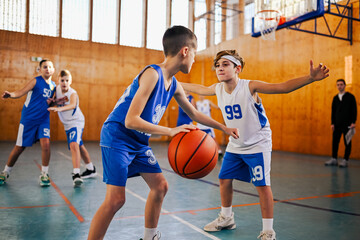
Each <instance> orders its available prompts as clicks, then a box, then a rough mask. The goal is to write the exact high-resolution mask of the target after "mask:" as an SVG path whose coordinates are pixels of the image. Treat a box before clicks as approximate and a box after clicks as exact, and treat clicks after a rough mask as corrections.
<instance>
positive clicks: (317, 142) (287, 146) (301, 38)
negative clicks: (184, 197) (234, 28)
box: [190, 7, 360, 159]
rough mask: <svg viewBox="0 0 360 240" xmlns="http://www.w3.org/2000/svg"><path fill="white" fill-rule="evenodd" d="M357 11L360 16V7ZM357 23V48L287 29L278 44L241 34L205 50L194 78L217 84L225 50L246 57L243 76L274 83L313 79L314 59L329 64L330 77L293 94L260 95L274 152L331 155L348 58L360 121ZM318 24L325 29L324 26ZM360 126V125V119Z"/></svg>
mask: <svg viewBox="0 0 360 240" xmlns="http://www.w3.org/2000/svg"><path fill="white" fill-rule="evenodd" d="M355 11H357V12H358V7H356V10H355ZM327 19H328V22H329V24H330V26H331V27H334V24H336V21H337V19H335V18H327ZM306 24H308V26H307V27H309V28H310V27H313V25H311V22H309V23H306ZM353 25H354V26H353V38H354V39H353V45H350V44H349V42H346V41H342V40H338V39H332V38H328V37H323V36H316V35H313V34H308V33H302V32H297V31H291V30H286V29H283V30H280V31H278V32H277V33H276V35H277V36H276V38H277V40H276V41H275V42H273V41H264V40H262V39H261V38H251V37H250V36H249V35H245V36H241V37H239V38H237V39H234V40H231V41H227V42H224V43H221V44H219V45H217V46H213V47H211V48H208V49H206V50H204V51H201V52H199V53H198V55H197V61H196V62H195V65H194V66H193V70H192V72H191V73H190V75H191V76H190V79H191V81H192V82H194V83H199V81H197V80H194V79H195V78H196V79H198V78H201V75H202V74H203V75H204V76H205V79H206V80H205V82H204V84H205V85H211V84H212V83H215V82H216V78H214V77H213V75H211V65H212V59H213V57H214V56H215V54H216V53H217V52H218V51H219V50H225V49H237V50H238V51H239V53H240V55H241V56H242V57H244V59H245V67H244V71H243V72H242V73H241V74H240V78H243V79H254V80H263V81H266V82H271V83H278V82H282V81H286V80H288V79H292V78H295V77H299V76H303V75H307V74H308V72H309V60H310V59H313V60H314V63H315V64H316V65H317V64H319V63H320V62H322V63H325V64H326V65H327V66H328V67H329V68H330V69H331V72H330V74H331V75H330V77H329V78H327V79H325V80H323V81H321V82H316V83H312V84H311V85H309V86H305V87H303V88H302V89H299V90H297V91H295V92H292V93H289V94H281V95H266V94H260V97H261V98H262V100H263V104H264V107H265V109H266V113H267V116H268V118H269V121H270V126H271V129H272V133H273V149H274V150H282V151H291V152H299V153H307V154H317V155H327V156H330V155H331V141H332V131H331V128H330V124H331V119H330V117H331V116H330V115H331V103H332V98H333V97H334V96H335V95H336V94H337V89H336V80H337V79H338V78H344V77H345V60H344V58H345V57H346V56H350V55H352V57H353V69H352V73H353V79H352V85H348V86H347V90H348V91H350V92H352V93H353V94H354V95H355V97H356V98H357V106H358V119H359V117H360V114H359V112H360V76H359V74H357V73H358V72H359V71H360V35H359V34H356V33H359V31H360V30H359V29H360V23H358V22H355V21H354V22H353ZM318 26H321V23H319V25H318ZM321 28H324V26H321ZM332 29H333V28H332ZM345 30H346V29H345V27H344V26H343V25H341V26H340V27H339V30H338V31H340V34H344V33H345ZM214 118H215V119H216V120H218V121H220V120H221V119H220V117H219V116H217V115H214ZM357 125H358V126H359V120H358V121H357ZM220 134H222V133H220ZM222 135H224V134H222ZM223 139H226V137H223ZM222 143H223V144H224V143H226V141H223V142H222ZM343 153H344V146H343V142H342V140H341V143H340V148H339V157H342V156H343ZM351 158H356V159H360V135H359V134H355V136H354V138H353V147H352V154H351Z"/></svg>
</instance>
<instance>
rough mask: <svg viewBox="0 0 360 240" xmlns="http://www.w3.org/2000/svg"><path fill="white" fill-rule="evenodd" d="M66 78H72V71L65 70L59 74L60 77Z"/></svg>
mask: <svg viewBox="0 0 360 240" xmlns="http://www.w3.org/2000/svg"><path fill="white" fill-rule="evenodd" d="M65 76H70V77H71V73H70V71H69V70H67V69H63V70H61V71H60V73H59V77H65Z"/></svg>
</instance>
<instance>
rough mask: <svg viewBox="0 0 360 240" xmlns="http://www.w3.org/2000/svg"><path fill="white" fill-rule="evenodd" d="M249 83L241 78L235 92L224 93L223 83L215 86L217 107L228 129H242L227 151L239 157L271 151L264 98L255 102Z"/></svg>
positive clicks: (230, 141) (231, 139) (230, 139)
mask: <svg viewBox="0 0 360 240" xmlns="http://www.w3.org/2000/svg"><path fill="white" fill-rule="evenodd" d="M249 82H250V80H242V79H239V82H238V84H237V86H236V88H235V89H234V91H233V92H232V93H231V94H229V93H227V92H226V91H225V88H224V87H225V85H224V83H218V84H217V85H216V87H215V92H216V96H217V99H218V106H219V107H220V109H221V112H222V115H223V118H224V120H225V123H226V126H227V127H230V128H238V129H239V138H238V139H235V138H233V137H230V138H229V143H228V145H227V148H226V151H227V152H231V153H239V154H251V153H259V152H269V151H271V150H272V142H271V129H270V123H269V121H268V118H267V117H266V114H265V110H264V108H263V106H262V103H261V99H260V97H258V99H259V103H256V102H255V100H254V99H253V97H252V96H251V93H250V90H249Z"/></svg>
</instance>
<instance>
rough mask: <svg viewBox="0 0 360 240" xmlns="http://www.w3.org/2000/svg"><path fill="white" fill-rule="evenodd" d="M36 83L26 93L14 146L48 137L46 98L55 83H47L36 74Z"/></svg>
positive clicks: (48, 122)
mask: <svg viewBox="0 0 360 240" xmlns="http://www.w3.org/2000/svg"><path fill="white" fill-rule="evenodd" d="M35 79H36V84H35V86H34V88H33V89H31V90H30V91H29V92H28V93H27V97H26V100H25V103H24V106H23V108H22V111H21V120H20V125H19V130H18V136H17V140H16V146H21V147H30V146H32V145H33V143H35V142H36V141H38V140H39V139H41V138H50V113H49V111H48V110H47V109H48V107H49V105H48V103H47V101H46V100H47V99H48V98H50V97H52V96H53V95H54V92H55V86H56V85H55V83H54V82H53V81H50V83H49V84H48V83H47V82H46V81H45V79H44V78H43V77H42V76H37V77H36V78H35Z"/></svg>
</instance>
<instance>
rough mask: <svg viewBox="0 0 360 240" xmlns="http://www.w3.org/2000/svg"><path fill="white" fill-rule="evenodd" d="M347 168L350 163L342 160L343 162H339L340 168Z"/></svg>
mask: <svg viewBox="0 0 360 240" xmlns="http://www.w3.org/2000/svg"><path fill="white" fill-rule="evenodd" d="M347 166H348V161H346V160H345V159H341V160H340V161H339V167H341V168H347Z"/></svg>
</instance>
